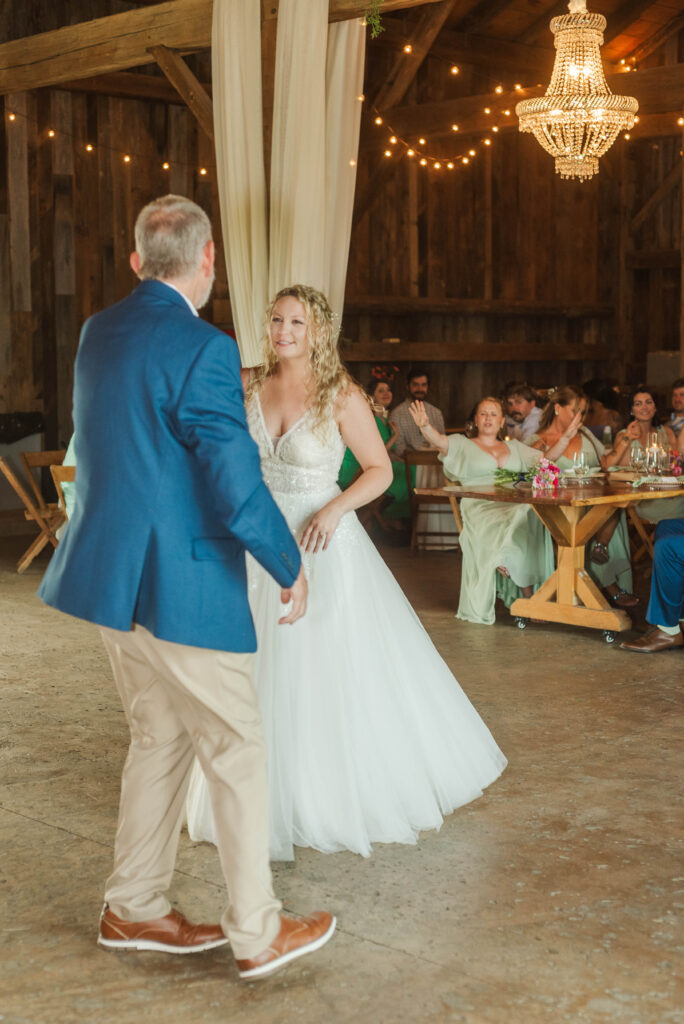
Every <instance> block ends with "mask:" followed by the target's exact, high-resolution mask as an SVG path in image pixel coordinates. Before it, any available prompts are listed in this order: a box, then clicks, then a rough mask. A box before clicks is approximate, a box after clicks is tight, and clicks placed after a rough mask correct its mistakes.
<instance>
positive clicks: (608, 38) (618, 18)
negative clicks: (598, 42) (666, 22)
mask: <svg viewBox="0 0 684 1024" xmlns="http://www.w3.org/2000/svg"><path fill="white" fill-rule="evenodd" d="M658 2H659V0H627V2H626V3H624V4H622V6H621V7H618V9H617V11H614V12H613V13H612V14H611V15H610V16H609V17H608V18H607V19H606V20H607V22H608V25H607V27H606V31H605V32H604V33H603V43H604V45H606V44H607V43H612V42H613V40H614V39H617V37H618V36H621V35H622V33H623V32H624V31H626V29H628V28H629V27H630V25H633V24H634V23H635V22H636V21H638V20H639V18H640V17H641V15H642V14H643V13H644V11H647V10H648V9H649V7H653V6H655V4H656V3H658Z"/></svg>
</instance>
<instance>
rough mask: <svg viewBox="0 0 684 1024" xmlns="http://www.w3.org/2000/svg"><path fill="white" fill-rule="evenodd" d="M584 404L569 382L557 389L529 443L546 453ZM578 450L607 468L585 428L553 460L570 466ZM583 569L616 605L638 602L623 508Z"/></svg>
mask: <svg viewBox="0 0 684 1024" xmlns="http://www.w3.org/2000/svg"><path fill="white" fill-rule="evenodd" d="M587 406H588V399H587V396H586V395H585V393H584V392H583V391H582V389H581V388H579V387H576V386H574V385H572V384H567V385H566V386H565V387H562V388H556V389H555V390H554V391H552V392H551V394H550V395H549V400H548V402H547V403H546V405H545V406H544V411H543V412H542V416H541V419H540V421H539V433H538V434H536V435H535V436H534V437H531V438H530V444H532V445H534V447H535V448H539V449H540V450H541V451H543V452H546V451H547V449H549V448H551V447H552V446H553V445H555V444H556V443H557V441H558V439H559V437H560V436H561V435H562V434H563V433H564V431H565V429H566V427H567V426H568V424H569V423H570V422H571V420H572V419H573V417H574V416H577V415H580V416H581V417H582V418H583V417H584V415H585V413H586V411H587ZM580 452H582V453H583V455H584V464H585V466H586V467H587V468H588V469H589V470H592V469H605V468H606V466H607V460H608V457H609V453H608V451H607V449H606V448H605V447H604V445H603V444H602V443H601V442H600V441H599V440H598V438H596V437H594V435H593V434H592V432H591V431H590V430H588V429H587V428H586V427H580V429H579V430H578V431H577V434H576V436H575V437H574V438H573V439H572V440H571V441H570V443H569V444H568V446H567V448H566V449H565V451H564V452H563V454H562V455H559V456H558V457H557V458H556V459H555V460H554V461H555V462H556V465H557V466H558V468H559V469H561V470H566V469H573V466H574V459H575V456H576V455H578V454H579V453H580ZM586 568H587V570H588V572H589V573H590V575H591V577H592V579H593V580H594V581H595V583H597V584H598V586H599V587H601V588H602V589H603V592H604V593H605V595H606V597H607V598H608V599H609V600H610V601H611V602H612V603H613V604H615V605H617V606H618V607H619V608H631V607H632V606H633V605H635V604H638V603H639V599H638V598H637V597H635V595H634V594H633V593H632V562H631V558H630V551H629V535H628V533H627V517H626V515H625V512H624V510H619V511H617V512H615V513H614V514H613V515H612V516H611V517H610V519H609V520H608V522H607V523H604V525H603V526H602V527H601V528H600V530H598V531H597V533H596V537H595V539H594V541H593V544H592V546H591V550H590V552H589V556H588V558H587V562H586Z"/></svg>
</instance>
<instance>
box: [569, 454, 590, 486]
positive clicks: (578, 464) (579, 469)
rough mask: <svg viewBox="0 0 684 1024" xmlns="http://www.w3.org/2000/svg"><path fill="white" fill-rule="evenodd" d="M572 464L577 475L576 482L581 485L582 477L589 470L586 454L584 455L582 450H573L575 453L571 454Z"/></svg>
mask: <svg viewBox="0 0 684 1024" xmlns="http://www.w3.org/2000/svg"><path fill="white" fill-rule="evenodd" d="M572 466H573V469H574V470H575V476H576V477H577V482H578V484H579V485H580V486H582V484H583V482H584V477H585V476H586V475H587V473H588V472H589V467H588V465H587V456H586V454H585V453H584V452H575V455H574V456H573V460H572Z"/></svg>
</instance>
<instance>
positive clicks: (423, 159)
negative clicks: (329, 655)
mask: <svg viewBox="0 0 684 1024" xmlns="http://www.w3.org/2000/svg"><path fill="white" fill-rule="evenodd" d="M426 163H427V160H426V159H425V157H422V159H421V161H420V166H421V167H425V165H426Z"/></svg>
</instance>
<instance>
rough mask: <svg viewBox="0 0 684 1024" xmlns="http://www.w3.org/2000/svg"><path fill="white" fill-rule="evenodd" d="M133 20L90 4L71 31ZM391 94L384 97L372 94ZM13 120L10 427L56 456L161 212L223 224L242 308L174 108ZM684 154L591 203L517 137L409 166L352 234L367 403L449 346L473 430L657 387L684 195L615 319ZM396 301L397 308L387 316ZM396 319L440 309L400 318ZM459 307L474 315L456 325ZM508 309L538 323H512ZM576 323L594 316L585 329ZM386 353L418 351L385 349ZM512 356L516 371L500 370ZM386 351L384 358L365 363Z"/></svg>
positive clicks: (202, 61)
mask: <svg viewBox="0 0 684 1024" xmlns="http://www.w3.org/2000/svg"><path fill="white" fill-rule="evenodd" d="M12 6H13V7H17V5H12ZM127 6H128V5H126V4H123V3H119V2H116V0H100V2H96V0H90V2H87V0H75V2H74V3H73V4H70V5H69V10H68V19H69V20H70V21H78V20H83V19H86V18H89V17H95V16H98V15H101V14H106V13H113V12H114V11H116V10H120V9H127ZM55 11H57V13H53V12H55ZM3 17H5V16H4V15H0V38H10V37H18V36H22V35H25V34H30V33H31V32H34V31H37V30H38V28H40V29H42V30H44V29H47V28H54V27H57V24H59V23H62V22H60V21H59V18H60V17H61V18H62V21H63V20H64V19H65V17H66V14H65V8H64V5H54V4H53V5H52V7H50V5H48V4H47V2H46V0H40V2H39V3H35V4H30V5H23V6H22V8H21V10H20V11H19V12H18V20H16V19H15V17H14V14H13V20H12V32H11V36H10V35H9V34H8V29H7V22H5V23H4V24H3V22H2V18H3ZM208 59H209V58H208V55H201V56H199V57H198V58H195V63H194V64H193V67H194V70H195V71H196V73H198V74H199V76H200V77H201V78H202V79H204V80H207V79H208V77H209V66H208ZM385 71H386V68H383V66H382V62H381V61H380V62H376V63H374V64H373V65H372V66H371V65H370V64H369V77H370V78H372V76H373V75H375V76H376V78H377V81H378V82H381V81H382V79H383V75H384V73H385ZM469 74H470V73H469V72H468V70H467V69H464V74H463V79H462V81H461V82H459V83H458V88H459V89H461V90H463V91H467V90H472V91H484V88H485V87H484V85H483V84H482V82H480V81H476V80H475V79H474V78H472V79H471V78H469V77H468V75H469ZM443 79H444V75H443V67H442V68H441V69H440V68H439V67H437V65H433V64H431V62H430V61H428V62H427V65H426V72H425V74H424V75H423V76H422V77H421V78H419V80H418V81H417V82H415V83H414V85H413V86H412V88H411V91H410V92H409V95H408V96H407V97H406V100H405V102H421V101H424V100H425V101H429V100H432V99H440V98H443V96H444V95H445V92H444V85H443ZM494 84H495V83H494V82H493V81H492V82H491V83H490V87H491V88H493V86H494ZM376 85H377V82H376ZM451 87H452V86H451V85H450V88H451ZM476 87H477V88H476ZM453 88H456V86H453ZM372 90H373V82H372V81H370V82H369V84H368V88H367V94H368V95H372ZM10 113H13V114H14V115H15V117H14V120H12V121H10V120H9V115H10ZM0 115H1V116H0V412H10V411H33V410H35V411H42V412H43V413H44V414H45V417H46V425H47V430H46V444H47V445H48V446H49V447H52V446H56V445H61V444H64V443H65V442H66V441H67V440H68V437H69V434H70V432H71V386H72V373H73V359H74V355H75V352H76V348H77V345H78V336H79V332H80V328H81V326H82V323H83V321H84V320H85V319H86V318H87V317H88V316H89V315H90V314H91V313H93V312H95V311H96V310H98V309H101V308H102V307H103V306H106V305H107V304H109V303H111V302H113V301H115V300H117V299H119V298H121V297H123V296H124V295H125V294H127V293H128V292H129V291H130V289H131V288H132V287H133V286H134V285H135V283H136V280H135V278H134V276H133V274H132V272H131V270H130V268H129V264H128V258H129V253H130V250H131V248H132V240H133V224H134V220H135V216H136V214H137V212H138V211H139V210H140V208H141V207H142V206H143V205H144V203H145V202H147V201H149V200H150V199H152V198H154V197H156V196H158V195H160V194H164V193H165V192H169V191H173V192H178V193H182V194H185V195H189V196H190V197H191V198H193V199H195V200H196V201H197V202H198V203H200V205H201V206H203V208H204V209H206V211H207V213H208V214H209V216H210V218H211V220H212V223H213V225H214V230H215V235H216V240H217V255H218V265H217V278H216V290H215V298H216V299H218V300H219V305H220V304H221V303H220V300H222V299H227V298H228V292H227V285H226V276H225V266H224V263H223V248H222V242H221V236H220V216H219V205H218V198H217V191H216V176H215V162H214V156H213V147H212V146H211V144H210V143H209V141H208V140H207V138H206V137H205V136H204V134H203V133H202V132H201V131H200V130H199V129H198V127H197V124H196V121H195V119H194V118H193V117H192V115H191V114H190V113H189V112H188V111H187V110H186V109H185V108H184V107H182V106H181V105H175V104H172V105H167V104H164V103H158V102H150V101H141V100H132V99H119V98H114V97H107V96H98V95H94V94H87V93H79V92H66V91H63V90H58V89H54V90H47V89H46V90H39V91H37V92H34V93H29V94H16V95H10V96H7V97H5V98H4V100H0ZM51 130H52V131H54V132H55V135H54V137H50V135H49V134H48V133H49V132H50V131H51ZM371 141H372V140H371ZM473 141H475V140H472V139H467V140H466V139H459V138H458V137H457V136H453V137H452V138H450V139H448V140H446V141H444V140H442V141H440V142H439V143H435V144H434V145H438V146H439V147H441V148H440V155H445V156H452V157H457V156H461V155H463V153H465V152H466V151H467V149H468V148H469V147H470V146H471V145H472V142H473ZM681 141H682V140H681V136H679V135H677V136H675V135H673V136H672V137H666V138H659V139H654V140H651V139H644V140H641V141H639V140H638V139H637V138H635V139H634V140H633V141H632V142H631V143H629V144H627V143H625V142H624V141H622V140H619V141H618V142H617V143H616V145H615V146H614V147H613V149H612V150H611V151H610V153H609V154H608V155H607V156H606V157H604V158H603V159H602V160H601V169H600V173H599V174H598V176H596V177H595V178H593V179H592V180H590V181H589V182H586V183H584V184H580V183H577V182H566V181H562V180H561V179H560V177H559V176H558V175H556V174H555V173H554V168H553V160H552V159H551V157H550V156H548V154H546V153H544V152H543V151H542V150H541V148H540V147H539V146H538V145H537V143H536V142H535V141H534V140H533V139H532V138H530V137H528V136H521V135H520V134H519V133H517V132H515V131H512V132H501V133H499V135H497V136H496V137H495V141H494V144H493V145H492V146H491V148H490V149H489V150H484V149H483V147H478V150H479V152H478V156H477V157H476V158H475V159H473V160H471V162H470V163H469V164H468V165H467V166H464V165H462V164H461V163H460V162H459V163H457V167H456V169H455V170H454V171H446V170H442V171H439V172H435V171H433V170H429V169H424V168H420V167H418V166H417V165H416V164H415V163H412V162H411V161H410V160H407V159H401V160H398V161H395V162H396V165H397V166H396V167H395V168H394V171H393V173H392V174H391V175H389V176H388V177H387V179H386V181H385V182H384V184H382V185H381V186H379V188H378V196H377V199H376V201H375V202H374V204H373V205H372V207H371V208H370V210H369V212H368V213H367V214H366V215H365V216H364V217H362V218H361V220H360V221H359V223H358V224H357V225H356V227H355V229H354V231H353V234H352V245H351V253H350V263H349V275H348V282H347V306H348V309H347V311H346V312H345V315H344V318H343V336H344V338H345V339H347V341H346V343H345V348H344V351H345V352H346V353H347V354H348V356H349V365H350V369H351V370H352V372H353V373H354V375H355V376H356V377H357V378H358V379H360V380H361V381H362V382H364V383H365V382H366V381H367V380H368V378H369V377H370V373H371V369H372V367H373V366H374V365H377V364H378V363H383V364H387V365H389V366H397V367H398V368H399V370H398V372H397V385H398V387H397V394H398V397H401V396H402V394H403V390H402V383H401V381H402V378H403V375H404V373H405V370H406V369H407V368H408V365H409V363H410V362H412V361H414V360H415V359H417V358H420V346H421V345H423V344H425V343H428V344H429V343H438V344H439V345H444V346H445V348H444V352H445V353H447V355H446V356H445V357H444V358H440V359H436V358H434V348H431V349H430V352H431V356H432V357H433V358H431V359H430V360H428V367H429V371H430V373H431V376H432V382H433V387H432V394H433V400H434V401H436V403H437V404H439V405H440V406H442V407H443V408H444V409H445V411H446V413H447V419H448V421H449V422H450V423H451V424H454V425H456V424H458V423H461V422H463V420H464V418H465V417H466V415H467V414H468V412H469V411H470V409H471V407H472V404H473V402H474V401H475V400H476V399H477V397H479V396H480V395H482V394H488V393H494V394H496V393H497V392H499V391H500V390H501V388H502V387H503V385H504V384H505V383H506V382H507V381H510V380H512V379H521V378H522V379H526V380H528V381H530V382H531V383H533V384H535V385H538V386H540V387H548V386H551V385H554V384H560V383H563V382H565V381H572V382H577V381H582V380H586V379H587V378H589V377H592V376H599V375H600V376H609V377H613V378H614V379H618V380H622V379H623V378H624V375H625V372H626V371H627V370H628V371H629V374H630V375H631V376H634V375H637V376H638V375H641V376H643V375H644V374H645V369H646V357H647V353H648V352H649V351H653V350H657V349H668V348H669V349H676V348H678V347H679V341H678V322H679V307H680V264H679V256H678V252H679V250H680V247H681V237H680V235H681V222H682V214H681V183H679V184H678V185H677V186H676V187H675V188H673V189H672V190H671V191H670V192H669V193H668V194H667V195H666V196H665V198H664V200H663V201H662V203H660V204H659V205H658V206H657V207H656V208H655V210H654V211H653V213H652V214H650V215H649V217H648V218H647V219H646V220H645V221H644V223H643V225H642V226H641V227H640V228H639V229H638V230H637V231H635V232H633V233H632V234H628V235H627V242H626V245H627V246H628V247H630V248H631V249H632V250H633V252H634V253H636V254H637V255H638V256H639V259H637V260H636V265H635V266H634V267H632V268H631V269H630V270H629V271H628V273H626V275H625V276H624V281H626V282H627V295H628V298H629V304H630V309H631V312H630V335H629V340H628V341H626V340H625V337H623V335H622V333H621V330H620V324H621V323H623V321H621V320H620V318H619V317H618V316H616V315H613V313H612V310H614V309H616V308H617V304H618V301H619V292H618V289H619V281H620V280H621V266H622V262H621V261H622V260H623V257H624V253H621V251H620V231H621V223H622V220H621V218H623V219H624V208H623V207H624V197H625V195H628V196H629V210H628V214H629V215H630V216H632V215H633V213H634V212H635V211H636V210H638V209H640V207H641V206H642V205H643V203H645V202H646V200H647V199H648V198H649V196H650V195H651V194H652V193H653V192H654V191H655V190H656V189H657V188H658V185H659V183H660V182H662V181H663V180H664V179H665V178H666V177H667V175H668V173H669V172H670V170H671V168H672V167H673V166H674V165H675V164H676V162H677V160H681V155H680V150H681ZM88 144H91V145H92V146H93V147H94V149H93V151H92V152H88V151H87V150H86V145H88ZM430 146H431V148H432V149H434V146H433V143H431V144H430ZM383 148H384V146H383V145H382V144H380V145H379V146H375V145H369V144H368V142H366V143H364V144H363V146H362V149H361V152H360V155H359V167H358V185H357V188H358V191H359V192H361V191H362V190H363V188H364V186H365V184H366V182H367V181H368V179H369V177H370V176H371V175H372V174H373V173H374V171H375V169H376V167H377V165H378V163H379V162H381V161H382V160H383V159H384V158H383V157H382V150H383ZM127 153H128V154H129V155H130V156H131V161H130V163H125V162H124V159H123V158H124V155H125V154H127ZM165 161H168V162H169V163H170V169H169V170H164V169H163V167H162V164H163V163H164V162H165ZM201 167H205V168H206V169H207V172H208V173H207V174H206V176H202V175H201V174H200V168H201ZM625 175H626V177H627V185H628V188H627V190H626V192H625V189H624V188H623V177H624V176H625ZM621 204H622V205H621ZM644 254H645V255H644ZM654 254H655V255H654ZM383 297H384V298H385V300H386V301H385V303H384V305H383V304H382V302H380V303H378V302H377V301H376V300H382V299H383ZM395 299H399V300H406V299H416V300H421V299H422V300H424V301H425V302H426V303H427V305H423V306H421V307H420V308H418V307H417V308H416V310H415V311H414V312H406V311H405V310H404V311H402V312H399V311H393V308H392V307H393V302H394V300H395ZM371 300H372V301H371ZM450 300H458V301H460V302H462V303H463V302H468V303H470V304H471V305H470V306H469V307H468V310H467V311H466V310H464V309H463V308H461V309H448V308H447V307H448V304H449V301H450ZM430 303H433V304H434V306H435V308H436V309H439V310H441V311H439V312H437V311H435V310H434V309H433V310H431V309H430ZM501 303H506V304H508V306H509V307H510V305H511V304H514V303H515V304H517V305H518V306H520V307H521V308H520V309H519V310H518V311H517V312H515V313H511V312H510V309H509V311H508V312H506V313H501V312H496V306H497V304H501ZM440 304H441V305H440ZM223 305H224V306H225V303H224V304H223ZM577 306H591V307H593V309H594V313H593V314H592V315H577V308H576V307H577ZM371 307H372V308H371ZM445 309H446V311H444V310H445ZM606 310H608V312H606ZM206 315H209V313H207V314H206ZM384 338H399V339H401V340H400V343H399V344H398V345H397V344H393V345H390V344H382V339H384ZM407 344H408V345H410V349H409V348H407V347H406V346H407ZM500 344H502V345H505V346H506V349H505V350H502V351H506V353H507V355H508V356H509V357H508V358H499V357H498V355H497V352H496V346H498V345H500ZM367 346H372V347H373V354H372V355H370V356H369V357H368V358H367V359H366V358H361V357H360V356H359V353H360V352H361V351H362V350H367V349H366V347H367ZM453 346H457V349H458V357H457V358H455V357H454V355H453V353H454V349H453ZM515 346H524V358H522V357H521V358H520V359H518V360H515V359H512V358H510V353H511V347H513V351H515ZM355 348H356V354H355ZM627 349H629V351H626V350H627ZM522 351H523V349H522V348H521V352H522ZM448 353H451V355H448ZM483 353H484V354H485V358H483ZM597 354H600V355H601V356H606V358H601V359H599V358H597ZM570 357H572V358H570Z"/></svg>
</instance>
